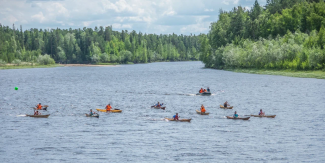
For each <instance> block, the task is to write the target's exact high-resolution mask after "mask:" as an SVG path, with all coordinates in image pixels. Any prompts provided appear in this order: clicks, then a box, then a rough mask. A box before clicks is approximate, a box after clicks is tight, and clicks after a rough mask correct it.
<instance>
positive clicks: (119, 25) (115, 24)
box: [112, 23, 132, 29]
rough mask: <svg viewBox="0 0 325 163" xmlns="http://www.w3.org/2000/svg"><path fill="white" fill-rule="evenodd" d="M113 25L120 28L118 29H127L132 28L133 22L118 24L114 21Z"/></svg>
mask: <svg viewBox="0 0 325 163" xmlns="http://www.w3.org/2000/svg"><path fill="white" fill-rule="evenodd" d="M112 26H113V28H118V29H126V28H129V29H131V28H132V25H131V24H117V23H114V24H113V25H112Z"/></svg>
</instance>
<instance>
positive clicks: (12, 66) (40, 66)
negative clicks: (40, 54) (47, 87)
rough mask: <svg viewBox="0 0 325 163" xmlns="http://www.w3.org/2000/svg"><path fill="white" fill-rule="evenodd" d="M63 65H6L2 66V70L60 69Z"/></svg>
mask: <svg viewBox="0 0 325 163" xmlns="http://www.w3.org/2000/svg"><path fill="white" fill-rule="evenodd" d="M60 66H61V65H59V64H54V65H19V66H17V65H5V66H0V70H5V69H25V68H51V67H60Z"/></svg>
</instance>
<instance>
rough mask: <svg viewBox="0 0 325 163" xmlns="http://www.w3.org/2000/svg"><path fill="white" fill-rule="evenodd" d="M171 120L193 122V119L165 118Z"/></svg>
mask: <svg viewBox="0 0 325 163" xmlns="http://www.w3.org/2000/svg"><path fill="white" fill-rule="evenodd" d="M165 119H167V120H169V121H176V122H191V120H192V119H179V120H174V118H165Z"/></svg>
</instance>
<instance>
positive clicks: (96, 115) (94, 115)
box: [86, 114, 99, 118]
mask: <svg viewBox="0 0 325 163" xmlns="http://www.w3.org/2000/svg"><path fill="white" fill-rule="evenodd" d="M86 117H96V118H99V115H98V114H93V115H89V114H86Z"/></svg>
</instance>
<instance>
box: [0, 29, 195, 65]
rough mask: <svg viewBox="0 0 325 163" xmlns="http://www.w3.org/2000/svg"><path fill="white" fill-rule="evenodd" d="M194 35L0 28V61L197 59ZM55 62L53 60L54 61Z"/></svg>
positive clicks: (108, 61)
mask: <svg viewBox="0 0 325 163" xmlns="http://www.w3.org/2000/svg"><path fill="white" fill-rule="evenodd" d="M198 40H199V38H198V36H195V35H192V34H191V35H189V36H186V35H176V34H169V35H166V34H165V35H163V34H160V35H156V34H143V33H141V32H138V33H137V32H136V31H134V30H133V31H132V32H129V31H127V30H122V31H121V32H119V31H113V29H112V26H107V27H102V26H100V27H99V28H98V27H95V28H94V29H92V28H86V27H84V28H83V29H80V28H79V29H71V28H70V29H59V28H57V29H45V30H43V29H36V28H31V29H29V30H24V31H23V29H22V26H20V29H16V28H15V25H14V24H13V26H12V28H10V27H9V26H2V25H1V24H0V60H2V62H4V63H12V62H13V61H15V62H16V61H17V60H19V61H24V62H40V61H42V60H44V59H45V58H46V59H49V60H52V61H45V63H47V62H50V63H52V62H54V61H55V62H60V63H98V62H100V63H129V62H133V63H147V62H155V61H186V60H198V59H199V53H198V49H199V42H198ZM53 59H54V60H53Z"/></svg>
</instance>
